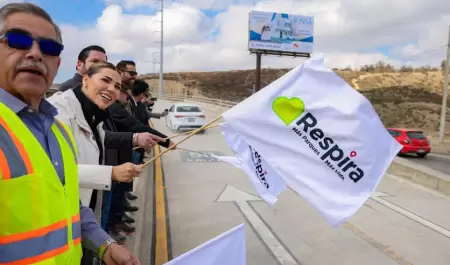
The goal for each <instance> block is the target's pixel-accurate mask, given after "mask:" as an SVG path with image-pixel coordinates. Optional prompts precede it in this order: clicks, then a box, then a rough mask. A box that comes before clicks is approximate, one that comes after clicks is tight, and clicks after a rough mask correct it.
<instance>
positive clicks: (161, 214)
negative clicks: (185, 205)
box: [154, 146, 169, 265]
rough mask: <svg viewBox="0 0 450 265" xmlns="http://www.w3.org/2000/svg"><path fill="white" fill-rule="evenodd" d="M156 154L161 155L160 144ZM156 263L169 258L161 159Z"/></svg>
mask: <svg viewBox="0 0 450 265" xmlns="http://www.w3.org/2000/svg"><path fill="white" fill-rule="evenodd" d="M154 152H155V154H154V155H155V156H157V155H159V153H160V149H159V146H155V148H154ZM155 207H156V208H155V215H156V216H155V225H156V229H155V233H156V235H154V236H156V242H155V244H156V246H155V265H162V264H164V263H166V262H167V261H168V260H169V255H168V248H167V224H166V220H167V219H166V202H165V200H164V183H163V174H162V164H161V159H160V158H157V159H155Z"/></svg>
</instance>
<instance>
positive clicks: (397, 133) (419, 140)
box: [388, 128, 431, 157]
mask: <svg viewBox="0 0 450 265" xmlns="http://www.w3.org/2000/svg"><path fill="white" fill-rule="evenodd" d="M388 132H389V133H390V134H391V135H392V137H394V138H395V139H396V140H397V141H398V142H399V143H400V144H402V145H403V148H402V150H400V152H399V155H403V154H417V156H418V157H425V156H426V155H427V154H428V153H429V152H431V146H430V142H429V141H428V139H427V137H426V136H425V135H424V134H423V132H421V131H418V130H411V129H400V128H388Z"/></svg>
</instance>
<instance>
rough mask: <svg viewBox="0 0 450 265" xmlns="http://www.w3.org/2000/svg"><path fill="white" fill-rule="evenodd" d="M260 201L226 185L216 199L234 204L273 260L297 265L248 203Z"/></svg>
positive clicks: (286, 264) (285, 264)
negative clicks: (265, 246)
mask: <svg viewBox="0 0 450 265" xmlns="http://www.w3.org/2000/svg"><path fill="white" fill-rule="evenodd" d="M260 200H261V199H260V198H258V197H256V196H253V195H251V194H249V193H247V192H244V191H242V190H240V189H237V188H235V187H233V186H230V185H227V186H226V187H225V189H224V191H223V192H222V193H221V194H220V196H219V198H218V199H217V201H218V202H235V203H236V204H237V206H238V207H239V210H241V212H242V214H243V215H244V216H245V217H246V218H247V220H248V222H250V224H251V225H252V226H253V228H254V229H255V231H256V232H257V233H258V234H259V236H260V237H261V238H262V240H263V241H264V243H265V244H266V245H267V247H268V248H269V249H270V251H272V253H273V255H274V256H275V258H276V259H277V260H278V261H279V262H280V264H283V265H299V264H298V263H297V261H296V260H295V258H294V257H292V255H291V254H290V253H289V252H288V251H287V250H286V249H285V248H284V246H283V245H282V244H281V243H280V241H278V239H277V238H276V237H275V235H274V234H273V233H272V232H271V231H270V229H269V228H268V227H267V226H266V224H265V223H264V222H263V221H262V220H261V218H260V217H259V216H258V215H257V214H256V213H255V211H254V210H253V208H252V207H250V205H249V204H248V201H260Z"/></svg>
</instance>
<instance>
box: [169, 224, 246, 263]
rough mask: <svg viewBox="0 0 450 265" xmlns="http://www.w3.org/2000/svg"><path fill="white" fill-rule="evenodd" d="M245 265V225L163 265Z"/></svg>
mask: <svg viewBox="0 0 450 265" xmlns="http://www.w3.org/2000/svg"><path fill="white" fill-rule="evenodd" d="M199 264H201V265H231V264H232V265H245V264H246V248H245V226H244V224H240V225H238V226H236V227H235V228H233V229H231V230H229V231H227V232H225V233H223V234H222V235H220V236H218V237H216V238H213V239H211V240H210V241H208V242H206V243H204V244H202V245H200V246H198V247H196V248H194V249H192V250H190V251H188V252H186V253H184V254H182V255H180V256H178V257H176V258H174V259H172V260H171V261H169V262H166V263H165V264H164V265H199Z"/></svg>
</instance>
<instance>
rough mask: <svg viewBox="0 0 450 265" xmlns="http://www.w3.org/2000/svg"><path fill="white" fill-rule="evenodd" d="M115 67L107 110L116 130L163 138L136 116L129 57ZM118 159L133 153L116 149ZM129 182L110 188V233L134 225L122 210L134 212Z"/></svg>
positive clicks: (128, 230)
mask: <svg viewBox="0 0 450 265" xmlns="http://www.w3.org/2000/svg"><path fill="white" fill-rule="evenodd" d="M117 69H118V71H119V72H121V74H122V88H121V92H120V96H119V98H118V100H117V101H116V102H115V103H113V104H112V105H111V106H110V107H109V108H108V111H109V113H110V114H111V117H112V119H113V122H114V125H115V127H116V129H117V131H119V132H149V133H151V134H153V135H157V136H159V137H161V138H167V136H166V135H164V134H162V133H160V132H158V131H157V130H155V129H153V128H151V127H150V126H149V125H148V122H146V123H143V122H141V120H140V119H138V118H136V113H137V112H138V110H137V102H136V101H135V100H134V98H133V97H132V85H133V83H134V81H135V80H136V78H135V77H136V75H137V73H136V67H135V64H134V62H132V61H120V62H119V63H118V64H117ZM158 144H159V145H161V146H163V147H166V148H168V147H170V146H171V145H173V142H172V141H170V140H169V139H167V140H166V141H164V142H159V143H158ZM119 157H120V161H127V162H132V161H133V155H132V156H131V157H130V156H129V155H127V156H126V157H125V156H123V155H122V153H121V152H120V153H119ZM132 190H133V183H118V185H116V187H115V188H114V189H113V191H112V198H111V209H110V216H109V231H110V232H111V233H119V232H121V231H123V232H126V233H132V232H134V231H135V228H134V227H133V226H132V225H131V224H132V223H134V222H135V220H134V219H133V218H132V217H130V216H129V215H127V214H126V212H135V211H138V210H139V208H138V207H136V206H133V205H131V203H130V202H129V201H128V200H136V199H137V196H136V195H134V194H131V193H130V192H131V191H132Z"/></svg>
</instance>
